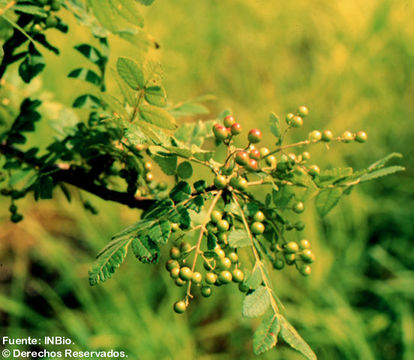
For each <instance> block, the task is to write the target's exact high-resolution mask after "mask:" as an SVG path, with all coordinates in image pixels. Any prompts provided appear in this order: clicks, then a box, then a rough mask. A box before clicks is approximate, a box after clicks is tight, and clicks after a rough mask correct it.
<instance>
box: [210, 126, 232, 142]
mask: <svg viewBox="0 0 414 360" xmlns="http://www.w3.org/2000/svg"><path fill="white" fill-rule="evenodd" d="M213 133H214V136H215V137H216V139H218V140H225V139H227V138H228V136H229V132H228V131H227V129H226V127H225V126H223V125H221V124H215V125H214V126H213Z"/></svg>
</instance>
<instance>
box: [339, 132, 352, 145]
mask: <svg viewBox="0 0 414 360" xmlns="http://www.w3.org/2000/svg"><path fill="white" fill-rule="evenodd" d="M342 139H343V141H344V142H346V143H348V142H351V141H352V140H354V139H355V137H354V134H352V133H351V132H350V131H344V132H343V133H342Z"/></svg>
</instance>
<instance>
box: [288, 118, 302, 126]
mask: <svg viewBox="0 0 414 360" xmlns="http://www.w3.org/2000/svg"><path fill="white" fill-rule="evenodd" d="M290 124H291V125H292V126H293V127H297V128H298V127H301V126H302V125H303V119H302V118H301V117H300V116H294V117H293V118H292V119H291V120H290Z"/></svg>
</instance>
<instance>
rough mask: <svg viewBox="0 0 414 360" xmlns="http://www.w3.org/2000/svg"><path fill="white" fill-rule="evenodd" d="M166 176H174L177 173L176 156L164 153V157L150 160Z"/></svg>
mask: <svg viewBox="0 0 414 360" xmlns="http://www.w3.org/2000/svg"><path fill="white" fill-rule="evenodd" d="M152 159H153V160H154V161H155V162H156V163H157V164H158V165H159V167H160V168H161V170H162V171H163V172H164V173H165V174H166V175H174V174H175V173H176V171H177V156H175V155H171V154H168V153H166V154H165V155H164V156H159V155H156V156H153V158H152Z"/></svg>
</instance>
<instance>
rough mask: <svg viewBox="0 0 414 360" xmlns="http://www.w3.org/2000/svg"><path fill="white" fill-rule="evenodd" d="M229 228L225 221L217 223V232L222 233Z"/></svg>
mask: <svg viewBox="0 0 414 360" xmlns="http://www.w3.org/2000/svg"><path fill="white" fill-rule="evenodd" d="M229 228H230V224H229V222H228V221H227V220H224V219H222V220H220V221H218V222H217V229H218V231H220V232H224V231H227V230H228V229H229Z"/></svg>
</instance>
